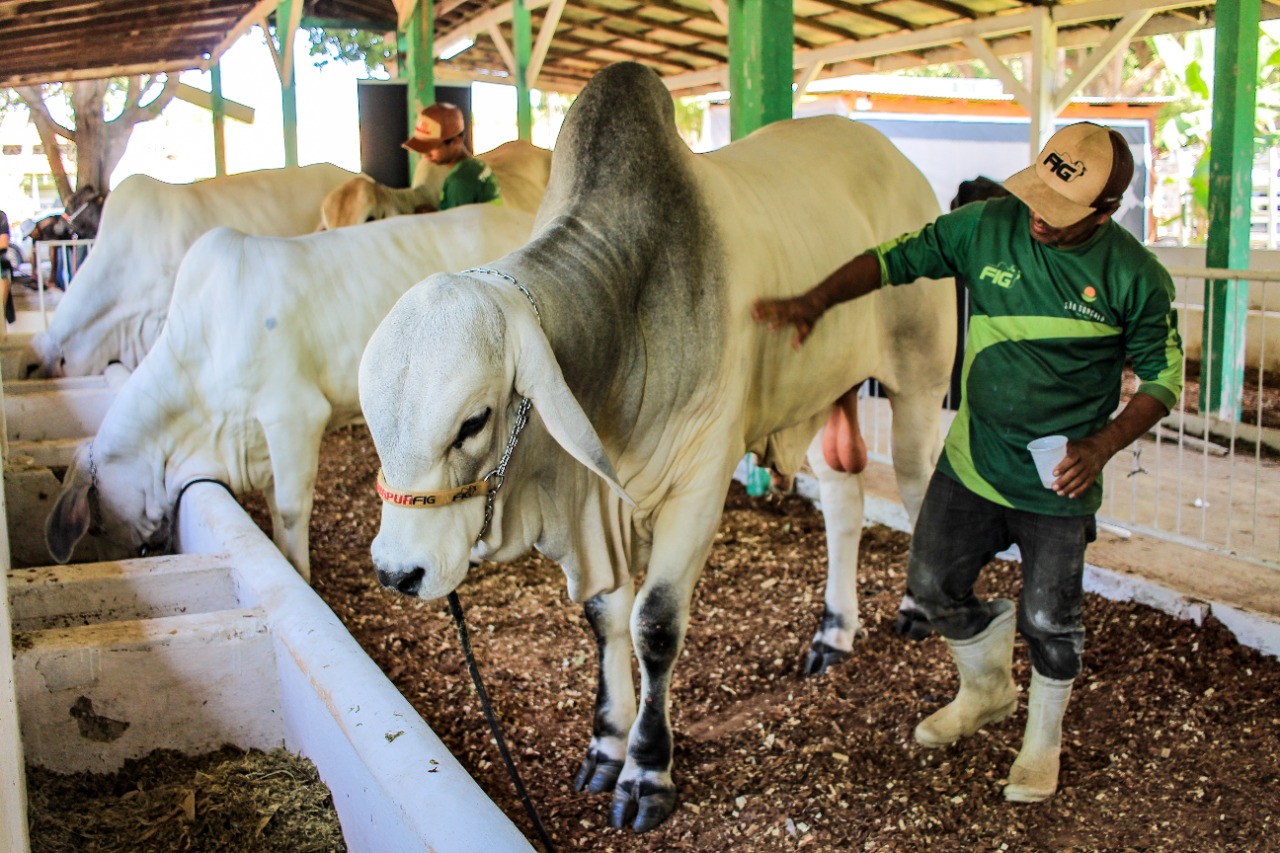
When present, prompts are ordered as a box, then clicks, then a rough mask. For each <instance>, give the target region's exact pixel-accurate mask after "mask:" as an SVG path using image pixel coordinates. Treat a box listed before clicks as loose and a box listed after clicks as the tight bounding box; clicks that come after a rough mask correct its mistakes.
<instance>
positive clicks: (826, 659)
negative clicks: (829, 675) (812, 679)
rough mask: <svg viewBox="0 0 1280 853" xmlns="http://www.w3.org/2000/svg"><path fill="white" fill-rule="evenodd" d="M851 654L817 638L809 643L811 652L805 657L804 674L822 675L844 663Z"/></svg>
mask: <svg viewBox="0 0 1280 853" xmlns="http://www.w3.org/2000/svg"><path fill="white" fill-rule="evenodd" d="M850 654H851V652H846V651H843V650H841V649H837V648H835V647H834V646H829V645H827V644H826V643H823V642H820V641H817V640H815V641H814V642H813V643H811V644H810V645H809V654H808V656H807V657H805V659H804V674H805V675H822V674H823V673H824V672H826V671H827V670H828V669H830V668H831V667H833V666H836V665H837V664H841V663H844V662H845V660H847V659H848V657H849V655H850Z"/></svg>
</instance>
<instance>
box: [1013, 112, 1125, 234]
mask: <svg viewBox="0 0 1280 853" xmlns="http://www.w3.org/2000/svg"><path fill="white" fill-rule="evenodd" d="M1132 179H1133V155H1132V154H1131V153H1130V152H1129V146H1128V144H1127V143H1126V142H1125V141H1124V137H1122V136H1121V135H1120V134H1119V133H1117V132H1116V131H1114V130H1111V129H1110V128H1106V127H1102V126H1101V125H1097V124H1093V123H1092V122H1087V121H1085V122H1080V123H1079V124H1073V125H1071V126H1069V127H1064V128H1063V129H1062V130H1060V131H1058V132H1057V133H1055V134H1054V135H1053V136H1051V137H1050V138H1049V142H1048V143H1047V144H1046V145H1045V146H1044V150H1042V151H1041V152H1040V156H1039V157H1037V158H1036V162H1035V163H1034V164H1032V165H1031V166H1028V167H1027V168H1026V169H1023V170H1022V171H1021V172H1018V173H1017V174H1015V175H1011V176H1010V177H1009V178H1008V179H1007V180H1006V181H1005V182H1004V188H1005V189H1007V190H1008V191H1009V192H1011V193H1013V194H1014V195H1015V196H1017V197H1018V198H1020V199H1022V201H1023V202H1025V203H1026V205H1027V207H1029V208H1031V209H1032V210H1034V211H1035V212H1036V213H1037V214H1039V216H1040V218H1041V219H1043V220H1044V221H1045V222H1048V223H1049V224H1050V225H1052V226H1053V227H1054V228H1066V227H1067V226H1068V225H1074V224H1076V223H1077V222H1079V221H1080V220H1082V219H1084V218H1085V217H1086V216H1088V215H1089V214H1091V213H1096V212H1098V211H1103V212H1107V211H1108V210H1110V209H1112V208H1114V207H1115V206H1117V205H1118V204H1119V203H1120V199H1121V197H1123V196H1124V191H1125V190H1126V189H1128V187H1129V182H1130V181H1131V180H1132Z"/></svg>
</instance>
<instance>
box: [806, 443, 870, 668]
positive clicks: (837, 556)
mask: <svg viewBox="0 0 1280 853" xmlns="http://www.w3.org/2000/svg"><path fill="white" fill-rule="evenodd" d="M855 425H856V423H855ZM829 427H830V424H828V427H827V428H829ZM825 432H826V428H824V429H823V431H822V432H820V433H818V435H817V436H816V437H815V438H814V440H813V443H812V444H811V445H810V446H809V454H808V459H809V467H811V468H812V469H813V472H814V474H816V475H817V477H818V494H819V498H820V499H821V501H822V520H823V524H824V525H825V527H826V531H827V591H826V595H825V596H824V598H823V601H824V607H823V611H822V622H821V623H820V624H819V625H818V631H817V633H815V634H814V635H813V641H812V642H810V643H809V654H808V656H807V657H806V659H805V663H804V671H805V673H806V674H807V675H819V674H821V673H824V672H826V671H827V669H828V667H831V666H834V665H836V664H838V663H840V662H841V661H843V660H844V659H845V658H847V657H848V656H849V653H850V652H851V651H852V650H853V641H854V640H855V639H857V637H858V636H860V635H861V634H862V622H861V620H860V619H859V617H858V546H859V544H860V543H861V541H862V518H863V492H862V475H861V474H850V473H845V472H843V471H837V470H835V469H834V468H833V467H832V466H831V465H828V464H827V461H826V458H825V457H826V454H825V452H824V438H825V435H824V434H825Z"/></svg>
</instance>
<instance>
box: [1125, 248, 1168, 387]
mask: <svg viewBox="0 0 1280 853" xmlns="http://www.w3.org/2000/svg"><path fill="white" fill-rule="evenodd" d="M1130 293H1131V294H1132V297H1131V298H1130V299H1129V300H1128V303H1127V304H1126V305H1125V332H1124V334H1125V351H1126V352H1127V353H1128V354H1129V356H1130V357H1131V358H1132V359H1133V372H1134V373H1136V374H1137V375H1138V379H1139V385H1138V391H1139V392H1140V393H1143V394H1149V395H1151V396H1152V397H1155V398H1156V399H1157V400H1159V401H1160V402H1161V403H1163V404H1164V406H1165V408H1167V409H1169V410H1170V411H1172V410H1173V408H1174V407H1175V406H1176V405H1177V403H1178V398H1179V397H1180V396H1181V394H1182V339H1181V337H1180V336H1179V335H1178V312H1177V310H1176V309H1175V308H1174V307H1173V299H1174V288H1173V279H1172V278H1171V277H1170V276H1169V272H1168V271H1167V270H1166V269H1165V268H1164V267H1163V266H1161V264H1160V262H1159V261H1157V260H1156V259H1155V257H1154V256H1149V258H1148V260H1147V262H1146V263H1144V264H1143V265H1141V266H1140V267H1139V268H1138V270H1137V271H1136V273H1135V281H1134V284H1133V287H1132V289H1131V290H1130Z"/></svg>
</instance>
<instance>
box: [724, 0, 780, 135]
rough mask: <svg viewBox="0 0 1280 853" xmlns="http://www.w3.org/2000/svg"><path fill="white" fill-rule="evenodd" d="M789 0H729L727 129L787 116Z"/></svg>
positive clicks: (734, 131) (743, 131) (745, 129)
mask: <svg viewBox="0 0 1280 853" xmlns="http://www.w3.org/2000/svg"><path fill="white" fill-rule="evenodd" d="M791 4H792V0H729V131H730V135H731V136H732V138H734V139H741V138H742V137H744V136H746V135H747V134H749V133H751V132H752V131H753V130H757V129H758V128H761V127H764V126H765V125H766V124H769V123H770V122H774V121H779V120H781V119H788V118H791V82H792V79H791V78H792V66H793V64H794V56H793V53H792V52H793V50H794V44H793V42H794V38H795V20H794V18H793V17H792V7H791Z"/></svg>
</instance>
